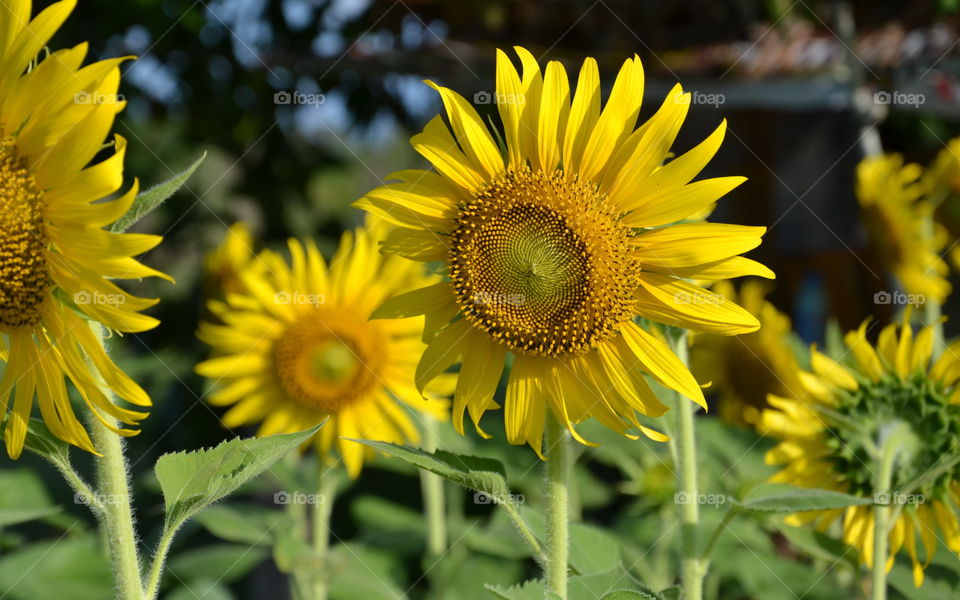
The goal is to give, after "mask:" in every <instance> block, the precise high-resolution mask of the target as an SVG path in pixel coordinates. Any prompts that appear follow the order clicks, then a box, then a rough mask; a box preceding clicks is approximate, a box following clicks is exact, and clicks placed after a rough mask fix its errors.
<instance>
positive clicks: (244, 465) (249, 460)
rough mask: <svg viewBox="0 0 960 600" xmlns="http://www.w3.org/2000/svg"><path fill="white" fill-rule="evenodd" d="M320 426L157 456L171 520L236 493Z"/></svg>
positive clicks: (172, 523)
mask: <svg viewBox="0 0 960 600" xmlns="http://www.w3.org/2000/svg"><path fill="white" fill-rule="evenodd" d="M319 428H320V426H319V425H318V426H316V427H314V428H312V429H308V430H307V431H301V432H299V433H289V434H284V435H273V436H269V437H265V438H253V439H246V440H242V439H239V438H237V439H233V440H230V441H227V442H223V443H221V444H219V445H217V446H216V447H215V448H211V449H209V450H206V449H204V450H196V451H193V452H175V453H172V454H164V455H163V456H161V457H160V459H159V460H157V465H156V467H155V471H156V474H157V480H158V481H159V482H160V489H161V491H162V492H163V499H164V502H165V503H166V520H167V524H168V525H170V526H173V527H177V526H179V525H180V524H182V523H183V522H184V521H185V520H187V519H189V518H190V517H192V516H193V515H194V514H196V513H197V512H198V511H200V510H201V509H203V508H205V507H206V506H208V505H210V504H212V503H214V502H216V501H218V500H220V499H222V498H224V497H225V496H227V495H228V494H230V493H232V492H233V491H235V490H236V489H237V488H238V487H240V486H241V485H243V484H244V483H246V482H247V481H250V480H251V479H253V478H254V477H256V476H257V475H260V474H261V473H263V472H264V471H266V470H267V469H269V468H270V466H271V465H273V463H275V462H276V461H277V460H279V459H280V458H281V457H282V456H283V455H284V454H286V453H287V452H289V451H290V450H292V449H294V448H296V447H297V446H299V445H300V444H302V443H303V442H305V441H307V440H308V439H309V438H310V437H311V436H312V435H313V434H315V433H316V432H317V430H318V429H319Z"/></svg>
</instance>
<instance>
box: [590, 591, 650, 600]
mask: <svg viewBox="0 0 960 600" xmlns="http://www.w3.org/2000/svg"><path fill="white" fill-rule="evenodd" d="M600 600H659V599H658V598H657V597H656V596H654V595H651V594H648V593H646V592H637V591H634V590H617V591H615V592H610V593H609V594H607V595H606V596H604V597H603V598H601V599H600Z"/></svg>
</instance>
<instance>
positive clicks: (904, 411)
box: [759, 311, 960, 586]
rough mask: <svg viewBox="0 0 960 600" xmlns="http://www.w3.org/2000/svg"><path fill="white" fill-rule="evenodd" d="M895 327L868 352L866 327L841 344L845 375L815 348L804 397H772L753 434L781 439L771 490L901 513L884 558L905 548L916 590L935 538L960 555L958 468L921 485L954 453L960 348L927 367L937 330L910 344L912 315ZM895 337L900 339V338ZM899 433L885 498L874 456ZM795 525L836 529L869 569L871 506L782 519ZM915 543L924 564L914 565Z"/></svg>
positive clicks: (772, 459) (770, 457)
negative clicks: (799, 491)
mask: <svg viewBox="0 0 960 600" xmlns="http://www.w3.org/2000/svg"><path fill="white" fill-rule="evenodd" d="M907 313H908V314H907V315H905V316H904V320H903V322H902V323H900V324H893V325H889V326H888V327H886V328H884V329H883V331H881V333H880V337H879V342H878V344H877V346H876V348H874V347H873V346H872V345H871V344H870V342H868V341H867V337H866V330H867V323H864V324H863V325H862V326H861V327H860V328H859V329H858V330H857V331H853V332H850V333H848V334H847V335H846V338H845V341H846V345H847V347H848V348H849V354H850V355H852V357H853V358H852V360H851V361H850V362H851V364H850V365H849V366H844V365H842V364H840V363H838V362H836V361H834V360H832V359H831V358H829V357H827V356H825V355H824V354H822V353H820V352H818V351H817V350H816V349H815V348H814V349H813V350H812V356H811V366H812V371H813V372H800V374H799V375H800V380H801V381H802V382H803V385H804V392H805V394H804V395H803V396H802V397H801V398H782V397H778V396H773V395H771V396H770V399H769V401H770V404H771V406H772V407H773V408H771V409H767V410H765V411H764V412H763V415H762V416H761V419H760V424H759V429H760V430H761V432H763V433H764V434H766V435H770V436H773V437H775V438H777V439H779V440H780V443H779V444H777V446H775V447H774V448H773V449H771V450H770V451H769V452H768V453H767V457H766V459H767V463H768V464H774V465H780V466H781V467H782V469H781V470H780V471H779V472H778V473H776V474H775V475H774V476H773V478H772V481H775V482H781V483H790V484H794V485H799V486H803V487H813V488H822V489H831V490H837V491H841V492H846V493H850V494H855V495H858V496H861V497H867V498H870V497H872V498H874V499H875V501H876V502H879V503H884V504H893V505H896V506H895V508H896V509H897V510H898V511H899V512H897V513H895V514H896V515H897V518H896V519H895V520H894V521H892V527H891V530H890V534H889V542H890V543H889V548H890V556H889V557H888V558H887V557H885V559H887V560H888V564H887V568H888V569H890V568H891V567H892V566H893V559H894V556H895V555H896V554H897V552H898V551H899V550H900V549H901V548H905V549H906V551H907V554H909V556H910V559H911V561H912V563H913V577H914V583H915V585H917V586H920V585H921V584H922V583H923V569H924V568H925V567H926V566H927V565H929V564H930V561H931V559H932V558H933V555H934V552H935V551H936V547H937V538H938V537H939V538H940V539H942V540H943V541H944V543H945V544H946V546H947V547H948V548H949V549H950V550H952V551H953V552H958V553H960V522H958V520H957V514H956V511H955V509H954V507H956V506H960V468H958V467H957V466H953V467H951V468H949V469H946V470H941V471H940V472H939V474H938V475H937V476H936V477H927V480H926V481H925V482H924V483H920V484H919V487H916V488H913V485H914V484H917V483H918V482H921V481H923V480H922V479H921V476H928V475H931V474H933V473H935V472H937V471H934V469H935V468H936V467H938V465H940V464H942V459H944V458H945V457H948V456H950V455H952V454H953V453H954V452H955V443H956V440H957V435H958V434H960V386H958V385H957V381H958V379H960V344H954V345H953V346H951V347H950V348H948V349H947V351H946V352H945V353H944V354H943V356H942V357H940V358H939V359H937V360H936V361H933V364H932V365H931V362H932V361H931V354H932V348H933V336H934V328H933V327H927V328H925V329H922V330H920V332H919V333H918V334H917V335H916V336H914V333H913V331H912V329H911V328H910V325H909V311H907ZM898 330H899V336H898V335H897V334H898ZM897 427H901V428H906V430H907V431H909V433H910V435H909V436H908V437H909V438H911V439H914V440H916V441H918V443H916V444H908V445H907V446H909V448H908V449H906V450H905V451H904V452H903V453H902V454H901V455H900V460H899V462H898V463H897V465H896V468H895V469H894V470H893V481H892V484H891V487H890V489H889V490H879V489H876V486H877V484H876V481H875V477H876V475H875V472H877V471H878V469H877V466H876V463H877V458H876V454H877V447H878V446H881V445H882V443H883V441H884V439H885V438H886V436H888V435H889V434H890V432H891V431H893V430H894V429H895V428H897ZM788 519H789V521H788V522H790V523H791V524H793V525H803V524H806V523H812V524H814V525H816V526H817V527H818V528H819V529H821V530H824V529H827V528H828V527H829V526H830V525H831V523H833V522H835V521H836V520H837V519H841V520H842V526H843V535H844V541H846V543H848V544H850V545H852V546H854V547H856V548H857V549H858V550H859V551H860V557H861V560H862V561H863V562H864V563H865V564H866V565H867V566H868V567H869V566H872V564H873V560H874V558H875V557H874V556H873V535H874V534H873V531H874V506H873V505H867V506H854V507H850V508H847V509H837V510H827V511H812V512H806V513H799V514H794V515H791V516H790V517H788ZM918 537H919V539H920V541H921V543H922V545H923V549H924V554H925V560H924V561H923V562H921V561H920V558H919V556H918V543H917V538H918Z"/></svg>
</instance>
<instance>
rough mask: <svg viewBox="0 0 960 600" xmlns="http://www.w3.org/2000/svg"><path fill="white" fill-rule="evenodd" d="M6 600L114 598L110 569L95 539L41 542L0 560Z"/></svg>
mask: <svg viewBox="0 0 960 600" xmlns="http://www.w3.org/2000/svg"><path fill="white" fill-rule="evenodd" d="M0 590H2V594H3V599H4V600H37V599H38V598H60V599H64V600H65V599H68V598H112V597H113V577H112V576H111V574H110V565H109V563H108V561H107V557H106V556H105V555H104V553H103V552H102V549H101V547H100V546H99V544H98V541H97V539H96V538H95V537H93V536H78V537H62V538H60V539H58V540H50V541H44V542H38V543H35V544H31V545H29V546H26V547H24V548H22V549H20V550H18V551H16V552H4V554H3V556H2V557H0Z"/></svg>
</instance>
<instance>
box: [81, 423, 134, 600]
mask: <svg viewBox="0 0 960 600" xmlns="http://www.w3.org/2000/svg"><path fill="white" fill-rule="evenodd" d="M105 418H110V417H105ZM89 425H90V433H91V438H92V441H93V444H94V446H96V448H97V449H98V450H99V451H100V452H102V453H103V456H102V457H100V458H98V459H96V460H95V461H94V462H95V463H96V471H97V498H98V499H99V501H100V502H101V504H102V505H103V518H102V519H101V520H100V523H101V529H102V533H103V535H104V536H106V538H107V544H108V546H109V547H110V557H111V560H112V562H113V571H114V577H116V585H117V598H119V599H120V600H141V598H142V597H143V596H142V594H143V592H142V589H143V588H142V587H141V581H140V561H139V558H138V557H137V535H136V532H135V530H134V528H133V509H132V508H131V505H130V482H129V474H128V470H127V459H126V457H125V456H124V454H123V441H122V440H121V439H120V436H118V435H117V434H115V433H114V432H112V431H110V430H109V429H107V427H106V426H105V425H104V424H103V423H101V422H100V421H99V419H97V418H96V417H91V418H90V419H89Z"/></svg>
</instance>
